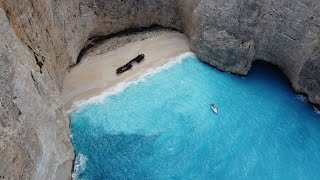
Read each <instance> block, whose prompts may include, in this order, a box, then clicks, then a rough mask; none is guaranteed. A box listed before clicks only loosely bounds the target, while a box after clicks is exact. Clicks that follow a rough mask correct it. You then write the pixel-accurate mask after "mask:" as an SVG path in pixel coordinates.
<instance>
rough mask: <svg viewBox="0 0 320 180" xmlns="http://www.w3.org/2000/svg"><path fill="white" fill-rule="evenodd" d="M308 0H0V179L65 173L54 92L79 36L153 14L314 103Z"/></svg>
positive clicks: (66, 144) (315, 38) (68, 149)
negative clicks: (263, 64)
mask: <svg viewBox="0 0 320 180" xmlns="http://www.w3.org/2000/svg"><path fill="white" fill-rule="evenodd" d="M319 15H320V1H318V0H243V1H238V0H140V1H135V0H121V1H120V0H119V1H116V0H69V1H60V0H26V1H18V0H0V33H1V34H0V47H1V48H0V82H1V86H0V117H1V118H0V140H1V141H0V162H1V164H0V179H1V178H2V179H30V178H32V179H69V178H70V176H71V168H72V159H73V156H74V155H73V150H72V146H71V144H70V140H69V123H68V119H67V118H66V113H65V112H64V110H63V108H62V107H63V106H62V104H61V100H60V97H59V94H60V89H61V83H62V79H63V76H64V74H65V72H66V70H67V68H68V67H69V66H70V65H72V64H74V63H76V61H77V56H78V54H79V52H80V51H81V49H82V48H83V47H84V45H85V44H86V42H87V41H88V39H90V38H92V37H96V36H102V35H108V34H111V33H115V32H119V31H122V30H125V29H127V28H137V27H146V26H150V25H153V24H158V25H161V26H164V27H171V28H176V29H179V30H181V31H183V32H184V33H185V34H186V35H188V36H189V38H190V41H191V47H192V49H193V51H195V52H196V53H197V54H198V56H199V58H200V59H202V60H203V61H205V62H207V63H209V64H211V65H213V66H215V67H217V68H219V69H221V70H225V71H230V72H233V73H238V74H247V73H248V71H249V69H250V67H251V64H252V61H254V60H256V59H260V60H265V61H268V62H271V63H273V64H275V65H277V66H279V67H280V68H281V69H282V70H283V71H284V73H285V74H286V75H287V76H288V78H289V80H290V81H291V83H292V84H293V87H294V88H295V89H296V90H297V91H299V92H302V93H305V94H307V95H308V99H309V100H310V101H311V102H313V103H317V104H320V85H319V84H320V72H319V69H320V50H319V47H320V41H319V40H320V16H319Z"/></svg>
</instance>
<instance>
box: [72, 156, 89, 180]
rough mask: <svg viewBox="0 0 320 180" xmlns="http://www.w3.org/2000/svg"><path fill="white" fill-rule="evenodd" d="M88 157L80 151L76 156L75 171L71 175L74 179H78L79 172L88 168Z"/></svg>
mask: <svg viewBox="0 0 320 180" xmlns="http://www.w3.org/2000/svg"><path fill="white" fill-rule="evenodd" d="M87 160H88V158H87V157H86V156H85V155H83V154H81V153H79V154H78V155H77V157H76V160H75V162H74V171H73V173H72V175H71V177H72V179H74V180H78V179H79V174H80V173H82V172H83V171H84V170H85V169H86V162H87Z"/></svg>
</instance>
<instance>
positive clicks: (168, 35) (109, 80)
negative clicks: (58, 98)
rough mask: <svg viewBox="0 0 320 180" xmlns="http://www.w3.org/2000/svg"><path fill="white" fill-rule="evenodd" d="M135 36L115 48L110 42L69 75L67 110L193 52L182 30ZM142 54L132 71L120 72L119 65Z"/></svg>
mask: <svg viewBox="0 0 320 180" xmlns="http://www.w3.org/2000/svg"><path fill="white" fill-rule="evenodd" d="M134 36H135V37H134V38H133V39H134V40H133V41H132V42H129V43H127V44H125V45H123V46H121V47H118V48H116V49H113V50H111V51H108V50H109V49H110V48H109V47H108V41H106V42H105V43H104V44H101V46H100V45H99V46H98V47H97V48H94V49H93V50H92V51H91V52H89V53H88V54H87V55H86V56H85V57H84V59H82V61H81V63H80V64H79V65H77V66H76V67H74V68H73V69H72V70H71V71H70V72H68V73H67V74H66V76H65V79H64V82H63V89H62V93H61V94H62V100H63V103H64V105H65V109H66V110H70V108H71V106H72V104H73V103H74V102H76V101H79V100H87V99H89V98H90V97H93V96H97V95H99V94H101V93H102V92H104V91H105V90H107V89H109V88H111V87H113V86H115V85H116V84H117V83H119V82H129V81H133V80H136V79H138V78H139V76H141V75H142V74H144V73H145V72H146V71H147V70H148V69H150V68H156V67H158V66H162V65H164V64H166V63H168V62H169V61H170V60H172V58H174V57H177V56H179V55H180V54H183V53H185V52H189V51H190V47H189V41H188V38H187V37H186V36H185V35H184V34H181V33H178V32H174V31H169V32H168V31H163V32H158V33H157V35H153V36H150V37H147V38H145V37H144V38H139V37H137V36H139V34H138V35H134ZM120 40H121V39H120ZM117 41H119V39H118V40H117ZM109 44H110V45H111V44H114V43H109ZM106 47H107V48H106ZM106 49H108V50H106ZM142 53H143V54H145V59H144V60H143V61H142V62H140V63H139V64H138V63H134V64H133V67H132V68H131V69H130V70H129V71H127V72H124V73H123V74H121V75H117V74H116V69H117V68H119V67H120V66H122V65H124V64H126V63H127V62H129V61H130V60H131V59H133V58H135V57H136V56H137V55H138V54H142Z"/></svg>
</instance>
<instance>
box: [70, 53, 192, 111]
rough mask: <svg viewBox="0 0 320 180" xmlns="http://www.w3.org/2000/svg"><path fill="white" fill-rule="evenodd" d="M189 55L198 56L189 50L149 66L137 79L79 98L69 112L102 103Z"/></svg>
mask: <svg viewBox="0 0 320 180" xmlns="http://www.w3.org/2000/svg"><path fill="white" fill-rule="evenodd" d="M188 57H196V55H195V53H192V52H187V53H184V54H181V55H180V56H178V57H175V58H172V59H171V61H170V62H168V63H166V64H164V65H162V66H159V67H156V68H149V69H147V71H146V73H144V74H142V75H141V76H140V77H139V78H138V79H137V80H135V81H129V82H121V83H118V84H116V85H115V86H112V87H111V88H108V89H107V90H106V91H104V92H102V93H101V94H100V95H98V96H94V97H91V98H89V99H87V100H79V101H76V102H74V103H73V104H72V107H71V109H70V110H69V111H68V113H71V112H75V111H81V109H83V107H85V106H87V105H89V104H100V103H102V102H104V100H105V99H106V98H107V97H109V96H112V95H116V94H119V93H121V92H122V91H124V90H125V89H127V88H128V87H129V86H131V85H136V84H138V83H140V82H144V81H145V80H146V78H148V77H151V76H153V75H155V74H158V73H159V72H161V71H162V70H165V69H169V68H171V67H172V66H174V65H175V64H179V63H181V62H182V61H183V60H185V59H187V58H188Z"/></svg>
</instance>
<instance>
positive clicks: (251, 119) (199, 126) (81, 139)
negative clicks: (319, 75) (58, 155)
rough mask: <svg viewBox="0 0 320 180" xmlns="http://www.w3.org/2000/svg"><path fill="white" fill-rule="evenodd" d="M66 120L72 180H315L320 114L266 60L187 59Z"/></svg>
mask: <svg viewBox="0 0 320 180" xmlns="http://www.w3.org/2000/svg"><path fill="white" fill-rule="evenodd" d="M211 102H214V103H215V104H216V106H217V107H218V110H219V113H218V115H216V114H214V113H213V112H212V111H211V109H210V106H209V105H210V103H211ZM70 117H71V132H72V142H73V145H74V148H75V151H76V154H77V161H76V169H77V170H76V172H75V173H74V174H73V176H74V177H77V178H79V179H270V178H273V179H319V178H320V171H319V170H320V115H319V114H317V113H316V111H315V109H314V108H313V107H312V106H311V105H310V104H307V103H306V102H303V101H302V100H301V97H299V96H297V95H296V94H295V93H294V92H293V90H292V89H291V88H290V85H289V84H288V82H287V81H286V79H285V78H284V76H283V75H282V74H281V73H280V72H279V71H278V70H277V69H275V68H274V67H270V66H268V65H265V64H263V65H257V66H255V67H254V68H253V69H252V71H251V73H250V74H249V75H248V76H247V77H240V76H235V75H231V74H229V73H223V72H220V71H218V70H216V69H214V68H212V67H210V66H208V65H206V64H204V63H202V62H200V61H198V60H197V59H196V58H195V57H192V56H190V57H188V58H187V60H184V61H183V62H182V63H181V64H177V65H175V66H173V67H171V68H170V69H166V70H163V71H161V72H160V73H158V74H156V75H154V76H152V77H149V78H147V79H146V81H143V82H140V83H138V84H135V85H132V86H130V87H128V88H127V89H125V90H124V91H123V92H121V93H119V94H116V95H112V96H109V97H108V98H107V99H106V100H105V101H103V102H102V103H98V104H89V105H86V106H85V107H83V108H81V109H79V110H77V111H73V112H71V113H70Z"/></svg>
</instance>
